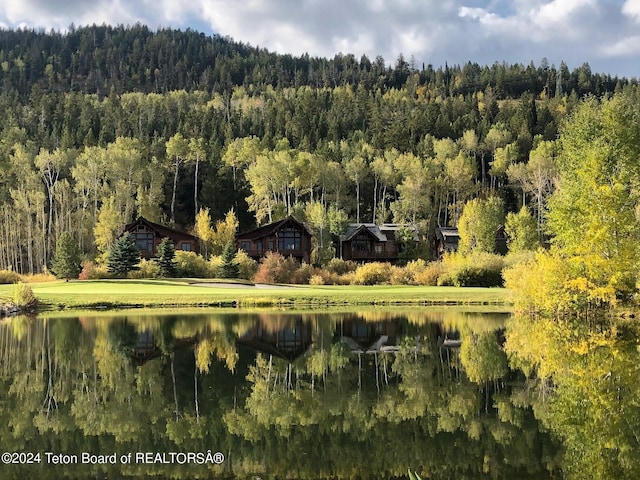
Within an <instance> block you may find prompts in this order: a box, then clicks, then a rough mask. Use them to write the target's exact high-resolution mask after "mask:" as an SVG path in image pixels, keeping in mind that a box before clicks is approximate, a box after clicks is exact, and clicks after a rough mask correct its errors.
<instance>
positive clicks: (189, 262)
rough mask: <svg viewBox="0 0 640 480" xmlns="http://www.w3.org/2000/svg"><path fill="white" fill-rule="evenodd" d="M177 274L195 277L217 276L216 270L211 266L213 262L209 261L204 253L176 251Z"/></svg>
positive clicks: (178, 275)
mask: <svg viewBox="0 0 640 480" xmlns="http://www.w3.org/2000/svg"><path fill="white" fill-rule="evenodd" d="M175 261H176V276H177V277H187V278H190V277H193V278H211V277H215V274H216V272H215V270H214V269H212V268H211V263H209V262H207V261H206V260H205V259H204V257H203V256H202V255H198V254H197V253H195V252H185V251H183V250H177V251H176V257H175Z"/></svg>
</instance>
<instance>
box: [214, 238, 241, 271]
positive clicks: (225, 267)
mask: <svg viewBox="0 0 640 480" xmlns="http://www.w3.org/2000/svg"><path fill="white" fill-rule="evenodd" d="M235 260H236V248H235V245H234V244H233V243H227V245H226V246H225V247H224V250H223V251H222V261H221V262H220V266H219V267H218V277H220V278H238V275H239V269H238V264H237V263H236V261H235Z"/></svg>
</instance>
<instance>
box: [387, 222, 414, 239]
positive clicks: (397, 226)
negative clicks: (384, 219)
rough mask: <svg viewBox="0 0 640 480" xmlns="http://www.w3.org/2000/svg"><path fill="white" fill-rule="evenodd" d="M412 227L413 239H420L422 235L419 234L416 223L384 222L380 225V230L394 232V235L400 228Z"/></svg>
mask: <svg viewBox="0 0 640 480" xmlns="http://www.w3.org/2000/svg"><path fill="white" fill-rule="evenodd" d="M405 229H410V230H411V231H412V232H413V240H414V241H416V242H419V241H420V235H418V228H417V227H416V226H415V225H409V224H406V223H383V224H382V225H380V231H381V232H382V233H384V232H393V233H394V236H395V234H396V232H398V231H400V230H405Z"/></svg>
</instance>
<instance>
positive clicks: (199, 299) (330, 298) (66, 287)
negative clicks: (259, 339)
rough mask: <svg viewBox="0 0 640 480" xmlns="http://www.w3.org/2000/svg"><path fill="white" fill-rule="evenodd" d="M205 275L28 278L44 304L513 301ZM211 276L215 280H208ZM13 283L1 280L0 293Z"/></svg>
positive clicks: (496, 293) (496, 295) (500, 295)
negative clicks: (259, 283)
mask: <svg viewBox="0 0 640 480" xmlns="http://www.w3.org/2000/svg"><path fill="white" fill-rule="evenodd" d="M202 281H203V280H201V279H171V280H91V281H72V282H68V283H67V282H63V281H59V282H49V283H33V284H30V286H31V288H32V289H33V292H34V294H35V295H36V297H37V298H38V301H39V302H40V304H41V305H43V306H46V307H62V308H83V307H84V308H87V307H89V308H91V307H98V306H108V307H125V306H145V307H151V306H230V305H233V304H236V305H242V306H270V305H283V306H285V305H377V304H379V305H393V304H414V305H423V304H424V305H432V304H458V305H495V304H509V295H508V291H507V290H505V289H504V288H456V287H420V286H386V285H385V286H333V285H332V286H307V285H303V286H291V285H286V286H285V285H283V286H269V287H268V288H259V287H253V286H248V285H246V284H245V285H242V284H240V285H237V286H226V285H225V286H216V287H207V286H197V285H194V284H193V283H195V282H202ZM204 281H205V282H206V281H211V280H204ZM13 288H14V287H13V285H0V299H4V300H5V301H6V300H8V299H9V298H10V297H11V292H12V290H13Z"/></svg>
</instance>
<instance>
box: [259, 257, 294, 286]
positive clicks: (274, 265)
mask: <svg viewBox="0 0 640 480" xmlns="http://www.w3.org/2000/svg"><path fill="white" fill-rule="evenodd" d="M298 268H299V264H298V262H297V261H296V260H295V259H294V258H292V257H288V258H285V257H283V256H282V255H281V254H279V253H277V252H267V254H266V255H265V257H264V258H263V259H262V261H261V262H260V265H259V266H258V271H257V272H256V275H255V277H254V279H253V281H254V282H257V283H292V281H293V280H294V278H295V274H296V271H297V270H298Z"/></svg>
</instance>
